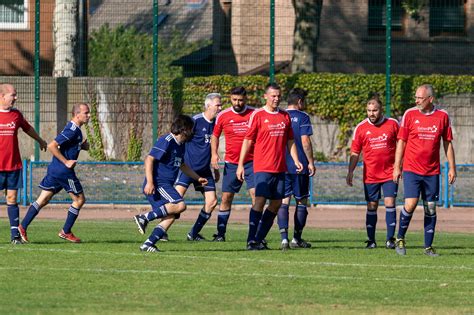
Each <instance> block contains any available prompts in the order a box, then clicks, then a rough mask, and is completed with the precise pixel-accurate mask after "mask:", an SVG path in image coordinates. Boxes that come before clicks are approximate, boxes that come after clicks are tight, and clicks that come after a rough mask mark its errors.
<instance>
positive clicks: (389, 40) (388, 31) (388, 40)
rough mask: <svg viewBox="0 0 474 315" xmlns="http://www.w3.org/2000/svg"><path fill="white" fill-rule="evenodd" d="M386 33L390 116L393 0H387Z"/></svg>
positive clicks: (386, 97)
mask: <svg viewBox="0 0 474 315" xmlns="http://www.w3.org/2000/svg"><path fill="white" fill-rule="evenodd" d="M386 7H387V11H386V25H385V29H386V33H385V115H386V116H387V117H390V114H391V109H390V100H391V98H392V92H391V89H390V87H391V85H390V76H391V69H390V68H391V65H392V0H387V1H386Z"/></svg>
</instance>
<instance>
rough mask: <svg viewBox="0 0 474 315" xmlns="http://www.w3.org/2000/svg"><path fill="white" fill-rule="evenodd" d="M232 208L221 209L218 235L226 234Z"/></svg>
mask: <svg viewBox="0 0 474 315" xmlns="http://www.w3.org/2000/svg"><path fill="white" fill-rule="evenodd" d="M229 216H230V209H229V210H219V214H218V215H217V235H218V236H225V232H226V230H227V222H228V221H229Z"/></svg>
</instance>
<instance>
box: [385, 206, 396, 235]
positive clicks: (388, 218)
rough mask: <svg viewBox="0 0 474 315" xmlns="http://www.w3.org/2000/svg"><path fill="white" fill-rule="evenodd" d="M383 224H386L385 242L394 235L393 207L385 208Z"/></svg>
mask: <svg viewBox="0 0 474 315" xmlns="http://www.w3.org/2000/svg"><path fill="white" fill-rule="evenodd" d="M385 222H386V224H387V241H388V240H389V239H391V238H393V236H394V235H395V227H396V226H397V210H396V209H395V207H391V208H390V207H385Z"/></svg>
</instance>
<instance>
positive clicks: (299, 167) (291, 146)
mask: <svg viewBox="0 0 474 315" xmlns="http://www.w3.org/2000/svg"><path fill="white" fill-rule="evenodd" d="M286 145H287V148H288V151H289V152H290V155H291V158H292V159H293V161H294V162H295V167H296V172H297V173H299V172H301V171H302V170H303V165H302V164H301V162H300V160H299V159H298V149H296V144H295V141H294V140H293V139H290V140H288V142H287V144H286Z"/></svg>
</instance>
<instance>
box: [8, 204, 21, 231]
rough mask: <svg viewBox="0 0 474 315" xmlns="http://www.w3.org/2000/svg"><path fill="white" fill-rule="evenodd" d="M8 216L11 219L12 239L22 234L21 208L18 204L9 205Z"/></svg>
mask: <svg viewBox="0 0 474 315" xmlns="http://www.w3.org/2000/svg"><path fill="white" fill-rule="evenodd" d="M7 212H8V218H9V219H10V233H11V237H12V239H14V238H15V237H19V236H20V232H18V224H19V223H20V208H18V205H17V204H14V205H7Z"/></svg>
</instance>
